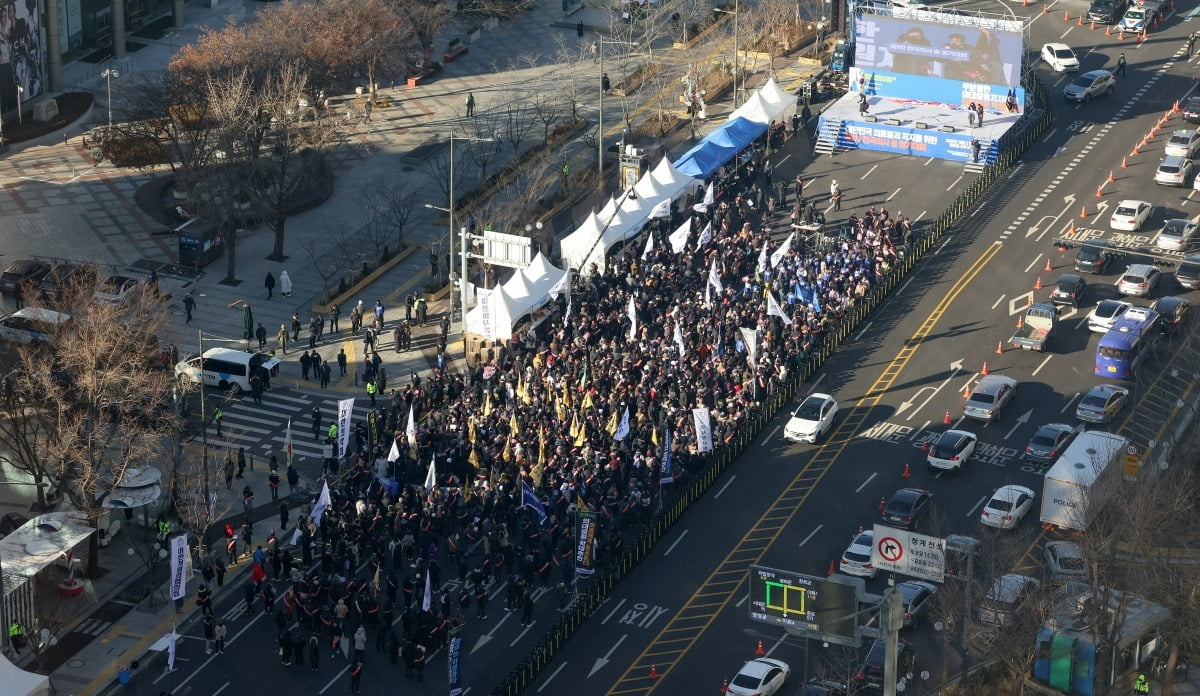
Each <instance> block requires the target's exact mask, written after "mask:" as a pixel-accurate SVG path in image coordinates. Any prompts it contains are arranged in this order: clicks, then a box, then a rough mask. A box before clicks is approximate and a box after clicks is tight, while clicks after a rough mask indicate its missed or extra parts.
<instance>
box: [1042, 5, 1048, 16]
mask: <svg viewBox="0 0 1200 696" xmlns="http://www.w3.org/2000/svg"><path fill="white" fill-rule="evenodd" d="M1049 13H1050V8H1049V7H1048V6H1047V5H1046V4H1045V3H1043V4H1042V14H1049Z"/></svg>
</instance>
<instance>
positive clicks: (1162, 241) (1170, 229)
mask: <svg viewBox="0 0 1200 696" xmlns="http://www.w3.org/2000/svg"><path fill="white" fill-rule="evenodd" d="M1196 229H1197V225H1196V223H1194V222H1192V221H1191V220H1187V219H1183V218H1178V219H1175V220H1167V221H1166V222H1165V223H1163V226H1162V229H1161V230H1159V232H1158V239H1156V240H1155V246H1157V247H1158V248H1159V249H1165V250H1167V251H1187V250H1188V248H1189V247H1191V246H1192V243H1193V242H1194V241H1195V240H1196Z"/></svg>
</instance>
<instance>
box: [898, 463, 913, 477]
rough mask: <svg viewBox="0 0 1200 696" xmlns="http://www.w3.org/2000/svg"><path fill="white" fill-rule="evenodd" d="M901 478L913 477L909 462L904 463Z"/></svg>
mask: <svg viewBox="0 0 1200 696" xmlns="http://www.w3.org/2000/svg"><path fill="white" fill-rule="evenodd" d="M900 478H912V467H910V466H909V465H908V464H905V465H904V472H903V473H901V474H900Z"/></svg>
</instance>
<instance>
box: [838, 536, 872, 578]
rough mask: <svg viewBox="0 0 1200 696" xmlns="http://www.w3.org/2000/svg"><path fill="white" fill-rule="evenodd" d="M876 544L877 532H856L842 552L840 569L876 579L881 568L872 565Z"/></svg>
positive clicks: (861, 576)
mask: <svg viewBox="0 0 1200 696" xmlns="http://www.w3.org/2000/svg"><path fill="white" fill-rule="evenodd" d="M874 546H875V532H874V531H872V530H868V531H865V532H861V533H859V534H855V535H854V538H853V539H851V540H850V545H849V546H847V547H846V550H845V551H843V552H842V561H841V563H839V564H838V569H839V570H840V571H841V572H843V573H845V574H846V575H855V576H857V577H860V578H866V579H868V580H874V579H875V574H876V573H878V572H879V569H878V568H876V567H875V566H873V565H871V549H872V548H873V547H874Z"/></svg>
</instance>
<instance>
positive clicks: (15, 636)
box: [8, 621, 25, 653]
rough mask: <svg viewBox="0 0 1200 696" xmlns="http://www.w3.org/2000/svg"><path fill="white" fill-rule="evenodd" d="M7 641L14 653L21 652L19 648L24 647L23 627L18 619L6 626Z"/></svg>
mask: <svg viewBox="0 0 1200 696" xmlns="http://www.w3.org/2000/svg"><path fill="white" fill-rule="evenodd" d="M8 643H9V645H11V646H12V649H13V652H14V653H19V652H21V648H24V647H25V629H23V628H21V624H20V622H18V621H13V622H12V623H11V624H9V626H8Z"/></svg>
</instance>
